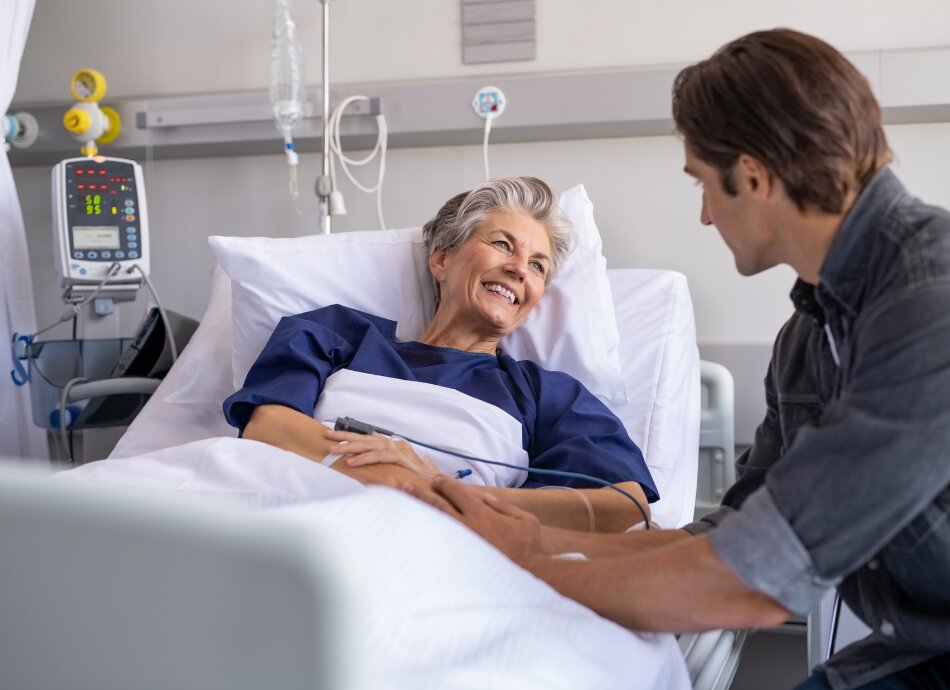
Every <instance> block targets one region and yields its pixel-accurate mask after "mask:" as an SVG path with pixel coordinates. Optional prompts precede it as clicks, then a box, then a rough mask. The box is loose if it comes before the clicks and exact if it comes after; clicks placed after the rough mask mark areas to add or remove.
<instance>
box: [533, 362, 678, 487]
mask: <svg viewBox="0 0 950 690" xmlns="http://www.w3.org/2000/svg"><path fill="white" fill-rule="evenodd" d="M522 364H525V365H527V364H528V363H522ZM526 373H527V374H528V376H529V378H530V379H532V384H533V387H534V389H535V395H536V400H537V416H536V418H535V420H534V433H532V434H531V441H530V448H529V449H528V455H529V456H530V457H531V466H532V467H537V468H541V469H553V470H569V471H572V472H580V473H583V474H588V475H591V476H594V477H597V478H599V479H603V480H606V481H608V482H610V483H612V484H615V483H617V482H630V481H634V482H638V483H639V484H640V485H641V486H642V487H643V491H644V493H645V494H646V497H647V500H648V501H649V502H651V503H652V502H654V501H657V500H659V498H660V495H659V492H658V491H657V488H656V484H655V483H654V481H653V478H652V477H651V476H650V470H649V469H648V468H647V465H646V462H645V461H644V459H643V453H641V452H640V449H639V448H638V447H637V445H636V444H635V443H634V442H633V441H632V440H631V439H630V436H629V435H628V434H627V430H626V429H625V428H624V426H623V423H622V422H621V421H620V420H619V419H617V417H616V415H614V414H613V413H612V412H611V411H610V410H609V409H607V406H606V405H604V404H603V403H602V402H601V401H600V400H598V399H597V397H596V396H594V395H593V394H592V393H591V392H590V391H588V390H587V389H586V388H585V387H584V386H583V385H582V384H581V383H580V382H579V381H577V380H576V379H574V378H572V377H571V376H568V375H567V374H562V373H560V372H551V371H546V370H543V369H541V368H540V367H534V366H530V367H529V368H527V369H526ZM551 485H554V486H572V487H579V488H595V487H598V486H601V485H600V484H597V483H595V482H591V481H588V480H583V479H579V478H573V477H557V476H552V475H540V474H529V475H528V479H527V481H526V482H525V483H524V486H525V487H538V486H551Z"/></svg>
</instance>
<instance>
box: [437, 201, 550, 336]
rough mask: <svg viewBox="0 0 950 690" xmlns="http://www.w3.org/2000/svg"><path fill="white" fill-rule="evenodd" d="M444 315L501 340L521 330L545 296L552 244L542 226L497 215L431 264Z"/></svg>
mask: <svg viewBox="0 0 950 690" xmlns="http://www.w3.org/2000/svg"><path fill="white" fill-rule="evenodd" d="M430 269H431V270H432V275H433V276H434V277H435V279H436V280H437V281H438V282H439V284H440V291H441V304H440V307H439V310H440V311H442V310H443V309H446V310H447V313H448V314H450V315H451V316H452V321H453V322H454V323H455V324H456V325H457V326H459V327H462V328H467V329H470V330H473V331H476V332H484V333H485V334H486V335H489V336H491V337H496V338H500V337H502V336H505V335H507V334H508V333H511V332H512V331H514V330H515V329H516V328H517V327H518V326H520V325H521V324H522V323H523V322H524V320H525V319H526V318H528V314H530V313H531V310H532V309H534V307H535V306H536V305H537V304H538V301H539V300H540V299H541V296H542V295H543V294H544V286H545V283H546V281H547V277H548V273H549V272H550V270H551V240H550V237H549V236H548V232H547V230H546V229H545V227H544V225H542V224H541V223H540V222H539V221H537V220H535V219H534V218H532V217H531V216H529V215H525V214H523V213H513V212H509V211H495V212H494V213H491V214H490V215H489V216H488V219H487V220H486V221H485V222H484V223H483V224H482V225H481V226H480V227H479V228H478V229H477V230H476V231H475V232H473V233H472V234H471V236H469V238H468V239H467V240H466V241H465V242H464V243H462V244H461V245H460V246H458V247H456V248H455V249H449V250H437V251H436V252H434V253H433V255H432V257H431V259H430Z"/></svg>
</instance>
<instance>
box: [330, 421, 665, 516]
mask: <svg viewBox="0 0 950 690" xmlns="http://www.w3.org/2000/svg"><path fill="white" fill-rule="evenodd" d="M333 428H334V430H336V431H350V432H353V433H357V434H365V435H367V436H371V435H373V433H377V434H381V435H382V436H398V437H399V438H401V439H403V440H404V441H408V442H409V443H412V444H414V445H417V446H422V447H423V448H429V449H430V450H434V451H437V452H439V453H447V454H449V455H454V456H455V457H458V458H462V459H464V460H472V461H474V462H481V463H484V464H486V465H498V466H499V467H508V468H510V469H513V470H518V471H519V472H528V473H532V474H547V475H554V476H557V477H572V478H575V479H584V480H586V481H589V482H593V483H594V484H600V485H601V486H605V487H607V488H610V489H613V490H614V491H616V492H617V493H619V494H621V495H623V496H626V497H627V498H629V499H630V500H631V501H633V504H634V505H635V506H636V507H637V510H639V511H640V515H642V516H643V525H644V527H645V529H650V518H649V517H647V513H646V511H645V510H644V509H643V506H642V505H640V501H638V500H637V499H636V498H635V497H634V496H632V495H631V494H630V493H628V492H626V491H624V490H623V489H621V488H620V487H619V486H615V485H613V484H611V483H610V482H608V481H607V480H606V479H601V478H600V477H595V476H593V475H590V474H583V473H582V472H569V471H567V470H546V469H539V468H536V467H521V466H519V465H512V464H510V463H507V462H501V461H500V460H486V459H485V458H477V457H475V456H473V455H466V454H465V453H459V452H456V451H454V450H449V449H448V448H440V447H439V446H435V445H432V444H430V443H425V442H424V441H419V440H417V439H414V438H409V437H408V436H403V435H402V434H397V433H396V432H394V431H390V430H389V429H383V428H382V427H378V426H373V425H372V424H367V423H366V422H361V421H359V420H357V419H353V418H352V417H337V420H336V424H335V425H334V427H333Z"/></svg>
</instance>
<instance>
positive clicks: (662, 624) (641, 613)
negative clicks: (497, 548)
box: [521, 533, 788, 632]
mask: <svg viewBox="0 0 950 690" xmlns="http://www.w3.org/2000/svg"><path fill="white" fill-rule="evenodd" d="M684 534H685V533H684ZM687 536H688V535H687ZM521 565H523V566H524V567H525V568H526V569H528V570H530V571H531V572H533V573H534V574H535V575H537V576H538V577H540V578H541V579H543V580H545V581H546V582H548V584H550V585H551V586H552V587H554V588H555V589H557V590H558V591H559V592H561V593H562V594H564V595H565V596H568V597H570V598H572V599H575V600H577V601H579V602H580V603H582V604H584V605H586V606H588V607H590V608H592V609H593V610H595V611H597V612H598V613H600V614H601V615H603V616H605V617H606V618H610V619H612V620H614V621H616V622H618V623H620V624H621V625H624V626H626V627H629V628H632V629H636V630H645V631H656V632H690V631H698V630H712V629H716V628H747V627H762V626H770V625H777V624H778V623H781V622H782V621H784V620H785V619H786V618H787V617H788V611H787V610H786V609H785V608H784V607H782V606H781V605H780V604H778V603H777V602H775V601H774V600H772V599H770V598H769V597H767V596H765V595H764V594H761V593H759V592H756V591H754V590H751V589H749V588H748V587H746V586H745V584H744V583H743V582H742V581H741V580H740V579H739V578H738V577H737V576H736V575H735V573H733V571H732V570H731V569H730V568H729V567H728V566H727V565H726V564H725V563H724V562H723V561H722V560H721V559H720V558H719V557H718V556H717V555H716V553H715V552H714V551H713V549H712V547H711V546H710V545H709V542H708V540H707V539H706V538H705V537H695V538H679V539H673V540H672V541H671V542H670V543H669V544H667V545H666V546H663V547H658V548H653V549H648V550H646V551H644V552H641V553H639V554H637V555H633V556H630V557H628V558H603V559H595V560H590V561H568V560H562V559H556V558H550V557H543V556H534V557H531V558H530V559H528V560H526V561H525V562H523V563H522V564H521Z"/></svg>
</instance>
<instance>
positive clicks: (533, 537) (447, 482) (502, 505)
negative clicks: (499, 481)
mask: <svg viewBox="0 0 950 690" xmlns="http://www.w3.org/2000/svg"><path fill="white" fill-rule="evenodd" d="M432 488H433V490H434V491H435V494H434V495H435V496H436V498H437V499H439V501H440V503H435V502H432V501H430V500H429V498H430V497H429V496H428V495H420V498H421V499H422V500H424V501H427V502H429V503H432V505H434V506H435V507H437V508H440V509H442V510H444V511H445V512H447V513H448V514H449V515H452V516H453V517H455V518H456V519H458V520H460V521H461V522H462V523H463V524H464V525H465V526H467V527H468V528H469V529H471V530H472V531H474V532H476V533H477V534H478V535H479V536H481V537H482V538H483V539H485V540H486V541H487V542H489V543H491V544H493V545H494V546H496V547H497V548H498V549H499V550H501V552H502V553H504V554H505V555H506V556H508V558H510V559H511V560H513V561H515V562H516V563H518V564H520V565H522V566H524V567H527V564H528V563H529V562H531V561H532V560H534V559H536V558H538V557H544V554H543V552H542V549H541V524H540V523H539V522H538V519H537V518H536V517H535V516H534V515H532V514H531V513H529V512H527V511H524V510H522V509H521V508H518V507H516V506H514V505H512V504H511V503H508V502H506V501H502V500H501V499H498V498H495V497H494V496H492V495H491V494H489V493H486V492H484V491H479V490H478V489H477V488H474V487H471V486H466V485H465V484H462V483H461V482H457V481H455V480H453V479H449V478H448V477H447V476H445V475H439V476H437V477H436V478H435V479H433V480H432Z"/></svg>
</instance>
